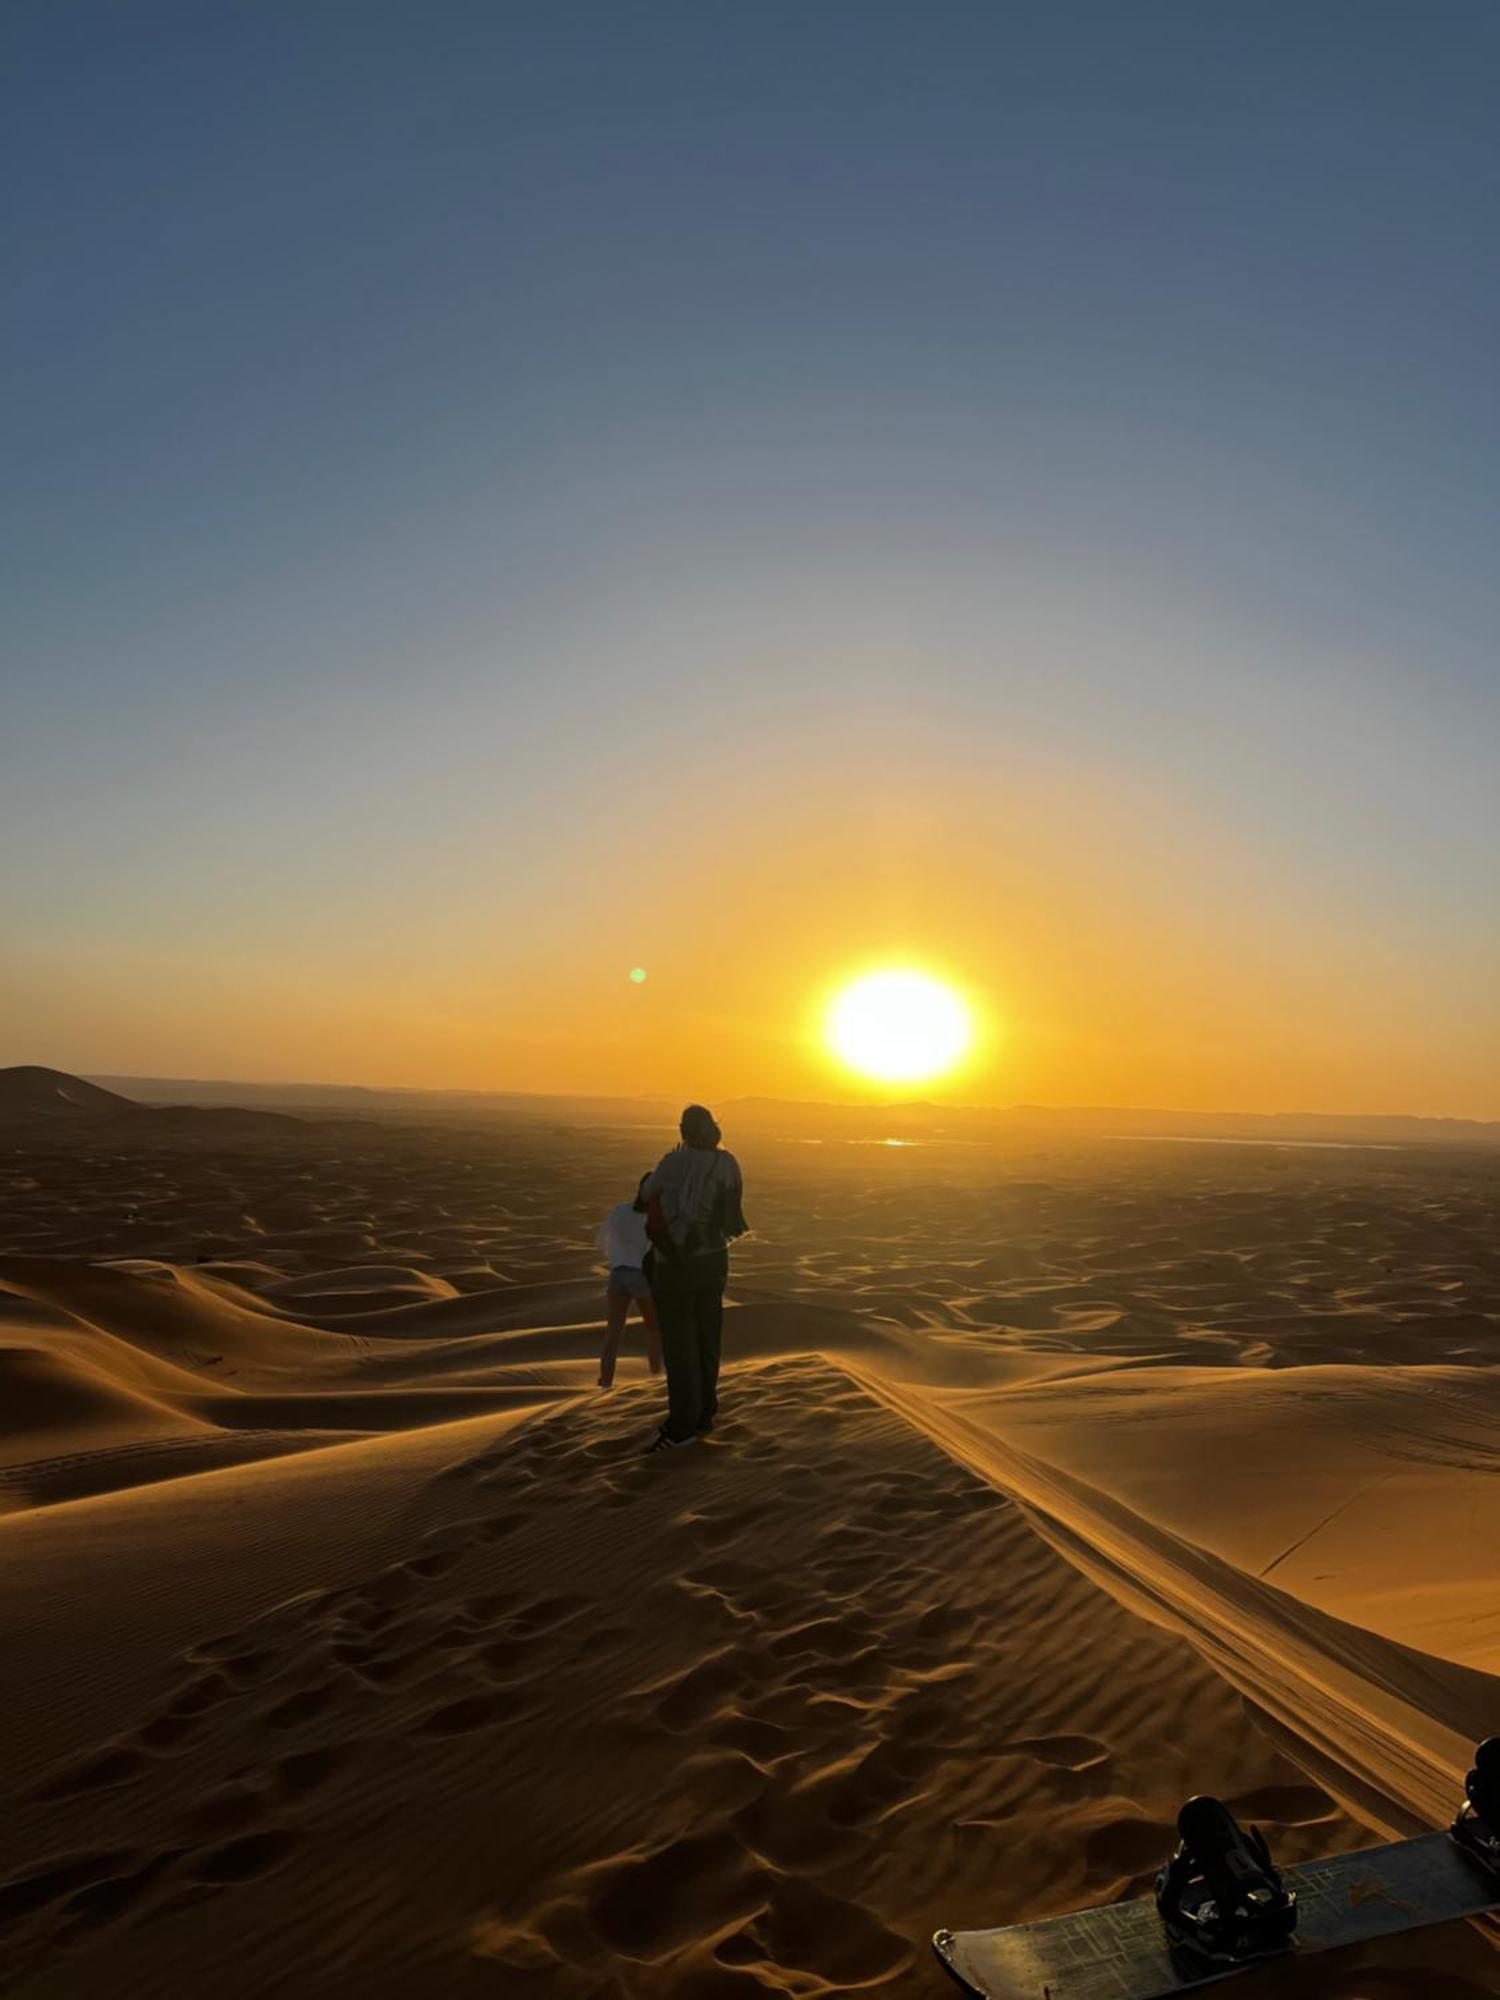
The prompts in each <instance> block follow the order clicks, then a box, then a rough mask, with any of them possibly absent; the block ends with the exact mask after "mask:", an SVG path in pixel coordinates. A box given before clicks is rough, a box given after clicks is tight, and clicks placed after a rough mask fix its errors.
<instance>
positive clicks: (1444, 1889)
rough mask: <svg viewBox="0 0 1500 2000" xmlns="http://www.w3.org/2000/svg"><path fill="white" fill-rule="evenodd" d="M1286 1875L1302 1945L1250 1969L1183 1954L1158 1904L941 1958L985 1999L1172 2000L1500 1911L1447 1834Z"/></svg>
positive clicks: (955, 1941) (1106, 1908) (968, 1935)
mask: <svg viewBox="0 0 1500 2000" xmlns="http://www.w3.org/2000/svg"><path fill="white" fill-rule="evenodd" d="M1281 1876H1282V1880H1283V1881H1284V1882H1285V1884H1286V1886H1287V1887H1288V1888H1289V1889H1294V1890H1295V1891H1296V1894H1297V1934H1296V1938H1295V1940H1294V1941H1293V1943H1292V1944H1290V1945H1289V1946H1287V1947H1286V1949H1285V1950H1283V1951H1280V1952H1275V1953H1273V1954H1271V1955H1270V1957H1266V1958H1258V1959H1253V1960H1250V1961H1248V1962H1247V1963H1246V1964H1240V1965H1214V1964H1211V1963H1209V1962H1208V1961H1206V1960H1204V1959H1203V1958H1201V1957H1198V1956H1197V1955H1196V1954H1194V1953H1193V1952H1191V1951H1187V1950H1183V1949H1181V1948H1174V1947H1173V1945H1172V1944H1171V1943H1170V1941H1169V1940H1168V1938H1167V1935H1166V1932H1165V1931H1164V1930H1163V1928H1162V1922H1161V1918H1160V1917H1159V1916H1158V1915H1157V1912H1156V1904H1155V1902H1154V1900H1153V1899H1152V1898H1151V1897H1149V1896H1147V1897H1142V1898H1141V1899H1140V1900H1139V1901H1138V1902H1134V1903H1108V1904H1104V1905H1103V1906H1101V1907H1100V1908H1098V1909H1093V1910H1079V1911H1077V1912H1075V1914H1074V1915H1072V1916H1068V1917H1048V1918H1046V1919H1045V1920H1044V1921H1043V1922H1041V1923H1036V1924H1016V1925H1013V1926H1012V1927H1010V1928H1009V1929H1005V1930H993V1931H939V1932H938V1934H937V1936H936V1937H935V1938H934V1939H933V1941H932V1944H933V1949H934V1951H936V1953H937V1955H938V1958H939V1960H940V1961H941V1962H942V1964H943V1966H944V1968H945V1969H946V1970H947V1971H949V1972H951V1973H952V1975H953V1977H954V1978H955V1979H956V1980H957V1981H958V1983H959V1985H960V1986H962V1987H963V1988H964V1989H965V1991H967V1992H969V1993H972V1994H975V1995H978V1996H979V2000H1166V1996H1168V1995H1170V1994H1174V1993H1187V1992H1190V1991H1191V1990H1192V1989H1193V1988H1194V1987H1196V1986H1209V1985H1212V1984H1213V1983H1214V1982H1215V1981H1217V1980H1221V1979H1233V1978H1234V1977H1235V1975H1236V1974H1237V1973H1240V1972H1244V1971H1246V1970H1248V1968H1249V1965H1250V1964H1253V1965H1258V1966H1264V1965H1269V1964H1271V1963H1272V1962H1273V1960H1274V1959H1276V1958H1305V1957H1306V1956H1307V1954H1308V1953H1309V1952H1313V1951H1331V1950H1332V1949H1333V1948H1334V1947H1335V1946H1337V1945H1346V1944H1361V1943H1363V1942H1364V1941H1365V1940H1366V1939H1368V1938H1379V1937H1389V1936H1390V1935H1391V1934H1392V1933H1393V1932H1395V1931H1412V1930H1420V1929H1421V1927H1422V1926H1423V1925H1424V1924H1441V1923H1447V1922H1448V1921H1449V1919H1450V1918H1454V1917H1475V1916H1479V1915H1480V1914H1481V1913H1482V1912H1483V1911H1485V1910H1493V1909H1497V1908H1500V1874H1497V1873H1496V1872H1494V1871H1493V1870H1491V1869H1489V1868H1486V1867H1485V1865H1484V1863H1483V1862H1481V1861H1476V1860H1475V1859H1473V1857H1472V1856H1470V1855H1469V1854H1467V1853H1466V1852H1465V1851H1464V1849H1463V1848H1462V1847H1460V1846H1459V1845H1458V1843H1457V1842H1456V1841H1455V1840H1453V1839H1451V1838H1450V1837H1449V1835H1448V1834H1446V1833H1424V1834H1422V1835H1420V1836H1419V1837H1418V1838H1417V1839H1416V1840H1398V1841H1393V1842H1391V1843H1390V1844H1389V1845H1388V1846H1385V1847H1369V1848H1365V1849H1364V1850H1363V1851H1362V1852H1360V1853H1357V1854H1339V1855H1335V1856H1334V1858H1333V1859H1332V1860H1331V1861H1304V1862H1303V1863H1302V1864H1301V1866H1300V1867H1297V1868H1284V1869H1283V1870H1282V1871H1281Z"/></svg>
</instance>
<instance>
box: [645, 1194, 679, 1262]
mask: <svg viewBox="0 0 1500 2000" xmlns="http://www.w3.org/2000/svg"><path fill="white" fill-rule="evenodd" d="M646 1234H647V1236H649V1237H650V1239H651V1247H652V1249H653V1250H659V1251H660V1252H661V1254H662V1256H663V1257H665V1258H666V1259H667V1261H668V1263H670V1262H671V1261H672V1259H673V1258H674V1257H675V1256H676V1254H677V1247H676V1245H675V1244H674V1243H673V1241H672V1232H671V1230H670V1229H668V1227H667V1218H666V1217H665V1215H663V1214H662V1208H661V1196H660V1195H659V1194H654V1195H652V1197H651V1199H650V1200H649V1201H648V1202H647V1203H646Z"/></svg>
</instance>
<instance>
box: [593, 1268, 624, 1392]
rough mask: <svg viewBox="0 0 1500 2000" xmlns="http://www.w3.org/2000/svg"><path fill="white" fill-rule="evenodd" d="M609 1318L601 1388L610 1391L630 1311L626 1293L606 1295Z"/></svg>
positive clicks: (605, 1328)
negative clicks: (626, 1317) (626, 1316)
mask: <svg viewBox="0 0 1500 2000" xmlns="http://www.w3.org/2000/svg"><path fill="white" fill-rule="evenodd" d="M605 1303H606V1305H607V1307H608V1316H607V1317H606V1319H605V1322H604V1346H603V1349H602V1350H601V1352H600V1355H599V1387H600V1388H601V1389H608V1388H609V1387H610V1386H611V1384H612V1383H613V1382H614V1379H615V1362H616V1360H617V1359H618V1357H619V1353H620V1335H621V1334H622V1333H623V1332H624V1331H625V1315H626V1313H627V1312H629V1310H630V1297H629V1294H628V1293H626V1292H616V1291H610V1292H607V1293H606V1294H605Z"/></svg>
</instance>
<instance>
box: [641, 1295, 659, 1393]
mask: <svg viewBox="0 0 1500 2000" xmlns="http://www.w3.org/2000/svg"><path fill="white" fill-rule="evenodd" d="M636 1304H637V1305H638V1306H639V1307H640V1309H641V1324H642V1325H643V1326H644V1327H645V1329H646V1363H647V1366H648V1367H649V1368H650V1370H651V1373H652V1374H653V1375H660V1373H661V1328H660V1327H659V1326H658V1325H657V1324H656V1307H655V1305H654V1304H653V1302H652V1299H651V1295H650V1293H649V1292H648V1293H647V1295H646V1297H645V1298H643V1299H637V1300H636Z"/></svg>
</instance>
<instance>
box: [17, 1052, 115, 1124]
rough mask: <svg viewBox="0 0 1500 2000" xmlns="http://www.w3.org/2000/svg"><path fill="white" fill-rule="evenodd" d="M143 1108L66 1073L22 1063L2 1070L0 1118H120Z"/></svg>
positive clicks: (95, 1084) (112, 1092)
mask: <svg viewBox="0 0 1500 2000" xmlns="http://www.w3.org/2000/svg"><path fill="white" fill-rule="evenodd" d="M140 1109H141V1106H140V1105H138V1104H132V1103H131V1101H130V1099H129V1098H128V1097H121V1096H120V1095H119V1094H118V1092H116V1091H113V1090H105V1089H104V1088H102V1086H101V1085H99V1084H97V1083H86V1082H85V1081H84V1079H83V1078H82V1077H81V1076H69V1075H68V1073H67V1072H66V1070H60V1069H42V1068H40V1067H39V1066H38V1065H36V1064H34V1063H21V1064H18V1065H17V1066H16V1067H15V1068H14V1069H0V1119H3V1118H7V1117H25V1118H105V1117H119V1116H122V1115H124V1114H128V1113H129V1112H132V1111H139V1110H140Z"/></svg>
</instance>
